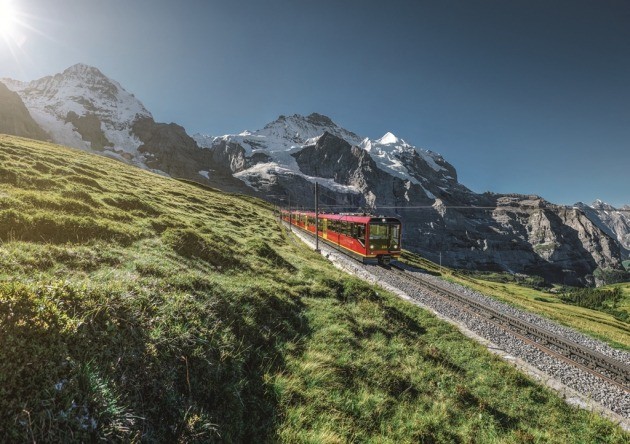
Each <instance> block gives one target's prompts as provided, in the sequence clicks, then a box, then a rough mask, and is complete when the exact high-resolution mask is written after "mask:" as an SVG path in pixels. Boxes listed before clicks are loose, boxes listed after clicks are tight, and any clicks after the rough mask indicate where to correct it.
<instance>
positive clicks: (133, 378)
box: [0, 283, 308, 442]
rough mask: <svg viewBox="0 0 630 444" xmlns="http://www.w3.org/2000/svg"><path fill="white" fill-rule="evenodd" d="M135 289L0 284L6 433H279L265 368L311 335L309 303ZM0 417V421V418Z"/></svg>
mask: <svg viewBox="0 0 630 444" xmlns="http://www.w3.org/2000/svg"><path fill="white" fill-rule="evenodd" d="M205 290H206V291H205V293H202V292H197V294H196V295H194V296H193V295H187V294H179V293H173V294H169V295H166V296H164V295H139V294H133V293H129V292H116V293H113V292H110V291H106V290H98V289H93V290H90V289H86V288H84V287H81V288H78V287H72V286H69V285H61V284H55V283H52V284H51V285H46V286H40V287H38V288H35V287H26V286H20V285H17V284H2V285H0V383H1V384H0V393H1V396H0V423H2V424H3V425H4V426H6V427H7V428H6V430H5V433H6V435H5V436H6V437H7V439H9V441H56V442H63V441H67V440H71V441H77V440H78V441H96V440H109V441H111V440H113V441H135V440H146V441H161V442H177V441H180V442H190V441H204V442H212V441H220V440H221V441H231V442H254V441H256V440H261V439H263V440H264V437H266V436H273V434H274V432H275V430H274V427H275V424H274V421H275V418H276V408H277V402H278V400H277V399H276V398H275V395H274V394H273V393H274V392H273V390H271V389H269V388H268V387H267V386H266V384H265V376H266V374H267V373H272V374H273V373H276V372H281V371H282V369H283V368H284V366H285V363H284V360H283V357H282V353H281V349H282V348H283V344H284V343H286V342H287V341H290V340H293V339H294V338H295V337H296V336H300V335H305V334H307V332H308V324H307V322H306V321H305V320H304V317H303V316H302V309H303V307H302V305H301V304H300V303H299V302H297V301H296V300H295V299H292V298H286V297H284V296H283V295H274V294H269V293H267V292H265V291H262V290H253V291H249V292H246V293H242V294H228V293H226V292H225V291H223V290H222V289H221V288H218V287H215V288H213V289H209V288H205ZM4 426H3V427H4Z"/></svg>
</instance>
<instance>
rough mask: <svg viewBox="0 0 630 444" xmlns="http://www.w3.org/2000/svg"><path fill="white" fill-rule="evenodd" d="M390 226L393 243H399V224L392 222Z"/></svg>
mask: <svg viewBox="0 0 630 444" xmlns="http://www.w3.org/2000/svg"><path fill="white" fill-rule="evenodd" d="M391 227H392V232H391V240H392V241H393V242H394V243H396V244H399V243H400V225H399V224H392V225H391Z"/></svg>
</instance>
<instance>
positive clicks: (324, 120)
mask: <svg viewBox="0 0 630 444" xmlns="http://www.w3.org/2000/svg"><path fill="white" fill-rule="evenodd" d="M306 120H307V121H309V122H310V123H312V124H313V125H319V126H331V127H336V126H337V124H335V122H333V121H332V120H331V118H330V117H328V116H325V115H323V114H319V113H311V114H309V115H308V116H306Z"/></svg>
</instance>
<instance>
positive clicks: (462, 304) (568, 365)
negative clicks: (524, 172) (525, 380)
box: [283, 223, 630, 431]
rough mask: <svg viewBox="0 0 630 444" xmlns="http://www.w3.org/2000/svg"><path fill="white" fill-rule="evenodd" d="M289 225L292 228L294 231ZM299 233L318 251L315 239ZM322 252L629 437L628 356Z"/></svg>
mask: <svg viewBox="0 0 630 444" xmlns="http://www.w3.org/2000/svg"><path fill="white" fill-rule="evenodd" d="M283 225H284V227H285V228H289V224H288V223H283ZM294 233H295V234H296V235H297V236H298V237H300V238H301V239H302V240H303V241H304V242H307V243H311V246H314V245H315V242H314V235H313V234H312V233H310V232H306V231H303V230H294ZM320 248H321V250H322V253H323V254H325V255H326V257H328V258H329V259H331V260H333V261H334V262H335V263H336V264H337V266H339V267H341V268H343V269H344V270H346V271H348V272H350V273H353V274H355V275H357V276H360V277H362V278H364V279H366V280H368V281H371V282H374V283H379V284H380V285H383V286H384V287H385V288H389V289H391V290H392V291H394V292H400V293H401V296H403V297H405V298H409V299H411V300H415V301H416V302H417V303H418V304H420V305H422V306H424V307H427V308H429V309H431V310H433V311H434V312H435V313H437V314H439V315H440V316H443V317H444V318H447V319H450V320H451V321H452V322H454V323H455V324H457V325H461V326H462V327H464V328H466V329H468V330H470V331H471V332H472V333H474V334H476V335H478V336H479V337H482V338H485V339H486V340H488V341H490V342H491V343H492V344H495V346H496V347H497V348H498V349H501V350H503V351H504V352H505V353H507V354H509V355H511V356H514V357H516V358H518V359H520V360H521V361H522V362H523V363H525V364H526V366H529V367H530V368H532V369H536V370H534V371H537V372H541V373H538V374H542V375H547V377H550V378H551V380H548V381H547V382H546V383H547V384H548V385H550V386H551V387H552V388H554V389H557V390H560V391H561V392H562V393H563V396H565V397H566V398H567V399H569V398H570V399H571V400H572V401H571V403H576V404H578V405H580V406H589V407H588V408H589V409H593V410H597V411H599V412H600V413H601V414H603V415H604V416H607V417H609V418H610V419H611V420H613V421H617V422H618V423H619V424H620V425H621V426H622V427H623V428H624V429H625V430H629V431H630V354H628V353H625V352H622V351H619V350H615V349H611V348H610V347H609V346H607V345H606V344H603V343H601V342H599V341H597V340H594V339H592V338H588V337H587V336H585V335H582V334H580V333H578V332H575V331H572V330H571V329H569V328H565V327H562V326H559V325H556V324H555V323H553V322H552V321H549V320H546V319H544V318H540V317H539V316H537V315H534V314H531V313H528V312H526V311H522V310H519V309H517V308H515V307H511V306H509V305H506V304H504V303H501V302H499V301H496V300H493V299H489V298H487V297H485V296H483V295H481V294H479V293H476V292H474V291H471V290H469V289H466V288H465V287H461V286H459V285H457V284H453V283H450V282H448V281H441V280H439V279H437V278H434V277H433V276H427V275H424V274H423V273H422V272H421V270H418V269H415V268H413V267H409V266H406V265H403V264H401V263H399V262H392V264H390V266H389V267H382V266H377V265H366V264H363V263H361V262H359V261H357V260H355V259H354V258H352V257H350V256H348V255H346V254H345V252H343V251H341V249H337V248H335V246H334V245H331V244H328V243H322V242H320ZM400 268H403V270H400ZM404 268H406V270H404ZM558 384H560V385H558ZM565 390H568V391H565Z"/></svg>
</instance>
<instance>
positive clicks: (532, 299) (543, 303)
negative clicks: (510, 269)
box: [404, 253, 630, 350]
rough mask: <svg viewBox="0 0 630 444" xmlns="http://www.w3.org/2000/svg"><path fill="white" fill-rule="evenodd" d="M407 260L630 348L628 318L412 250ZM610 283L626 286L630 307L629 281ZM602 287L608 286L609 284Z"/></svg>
mask: <svg viewBox="0 0 630 444" xmlns="http://www.w3.org/2000/svg"><path fill="white" fill-rule="evenodd" d="M404 260H405V261H406V262H408V263H409V264H412V265H416V266H419V267H421V268H424V269H426V270H428V271H430V272H432V273H440V274H441V275H442V276H443V277H444V278H446V279H449V280H452V281H454V282H457V283H459V284H462V285H465V286H467V287H470V288H473V289H475V290H477V291H479V292H481V293H483V294H486V295H488V296H491V297H494V298H496V299H499V300H502V301H505V302H508V303H510V304H513V305H515V306H517V307H521V308H524V309H526V310H528V311H531V312H533V313H538V314H540V315H543V316H545V317H547V318H550V319H553V320H555V321H558V322H560V323H561V324H564V325H567V326H569V327H572V328H575V329H576V330H578V331H581V332H583V333H586V334H588V335H590V336H593V337H595V338H598V339H601V340H603V341H605V342H607V343H608V344H610V345H611V346H613V347H616V348H619V349H622V350H630V325H629V324H628V323H627V322H623V321H620V320H618V319H615V318H614V317H613V316H612V315H610V314H607V313H603V312H601V311H597V310H590V309H588V308H582V307H577V306H573V305H569V304H565V303H563V302H562V301H561V300H560V299H559V298H558V297H557V296H556V295H554V294H552V293H549V292H544V291H539V290H535V289H532V288H528V287H523V286H520V285H517V284H511V283H500V282H488V281H484V280H482V279H475V278H471V277H469V276H464V275H461V274H458V273H455V272H453V270H449V269H448V268H446V267H442V268H440V267H439V266H438V265H436V264H434V263H432V262H429V261H427V260H425V259H422V258H420V257H419V256H416V255H413V254H411V253H405V255H404ZM609 287H610V288H613V287H620V288H621V289H622V290H623V292H624V297H623V300H622V301H621V302H620V304H619V308H620V309H623V310H626V311H630V284H628V283H626V284H616V285H611V286H609ZM602 288H604V289H605V288H607V287H602Z"/></svg>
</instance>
